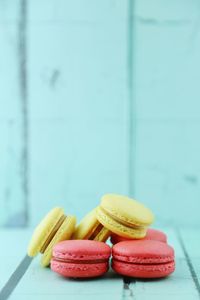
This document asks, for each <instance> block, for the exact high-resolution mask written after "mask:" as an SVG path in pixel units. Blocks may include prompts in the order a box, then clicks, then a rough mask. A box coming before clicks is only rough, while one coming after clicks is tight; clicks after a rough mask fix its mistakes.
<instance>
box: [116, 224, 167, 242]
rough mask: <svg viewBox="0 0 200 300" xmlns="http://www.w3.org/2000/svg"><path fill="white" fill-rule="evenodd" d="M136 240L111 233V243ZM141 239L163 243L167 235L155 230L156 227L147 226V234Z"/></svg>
mask: <svg viewBox="0 0 200 300" xmlns="http://www.w3.org/2000/svg"><path fill="white" fill-rule="evenodd" d="M133 240H134V241H138V240H136V239H128V238H125V237H122V236H119V235H116V234H112V235H111V243H112V244H113V245H115V244H117V243H119V242H123V241H133ZM142 240H153V241H159V242H163V243H167V236H166V234H165V233H164V232H162V231H160V230H157V229H153V228H149V229H147V234H146V236H145V237H144V238H143V239H142Z"/></svg>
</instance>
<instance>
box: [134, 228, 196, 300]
mask: <svg viewBox="0 0 200 300" xmlns="http://www.w3.org/2000/svg"><path fill="white" fill-rule="evenodd" d="M163 231H164V232H166V234H167V236H168V243H169V244H171V245H172V246H173V247H174V249H175V255H176V270H175V272H174V273H173V274H172V275H171V276H169V277H167V278H165V279H159V280H133V283H130V285H129V289H130V294H131V295H132V298H130V299H141V300H146V299H161V298H162V299H169V298H170V299H173V300H175V299H180V298H181V299H194V300H196V299H199V295H198V292H197V291H196V288H195V283H194V281H193V279H192V277H191V273H190V270H189V268H188V265H187V262H186V258H185V255H184V252H183V250H182V248H181V245H180V243H179V240H178V238H177V235H176V233H175V232H174V230H172V229H170V228H169V229H167V228H165V229H164V230H163Z"/></svg>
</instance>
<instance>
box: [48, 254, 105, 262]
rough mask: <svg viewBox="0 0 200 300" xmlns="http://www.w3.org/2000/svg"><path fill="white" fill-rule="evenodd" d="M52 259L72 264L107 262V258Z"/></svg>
mask: <svg viewBox="0 0 200 300" xmlns="http://www.w3.org/2000/svg"><path fill="white" fill-rule="evenodd" d="M52 259H53V260H54V261H58V262H62V263H73V264H97V263H107V262H108V259H94V260H75V259H63V258H56V257H55V256H53V257H52Z"/></svg>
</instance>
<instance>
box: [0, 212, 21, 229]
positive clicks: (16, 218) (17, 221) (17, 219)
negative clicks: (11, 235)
mask: <svg viewBox="0 0 200 300" xmlns="http://www.w3.org/2000/svg"><path fill="white" fill-rule="evenodd" d="M4 226H5V227H23V226H26V212H25V211H20V212H17V213H15V214H13V215H11V216H10V217H9V219H8V220H7V221H6V222H5V224H4Z"/></svg>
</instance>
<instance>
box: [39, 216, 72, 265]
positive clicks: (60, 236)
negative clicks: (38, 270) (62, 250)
mask: <svg viewBox="0 0 200 300" xmlns="http://www.w3.org/2000/svg"><path fill="white" fill-rule="evenodd" d="M75 225H76V218H75V217H74V216H70V215H68V216H67V217H66V219H65V220H64V222H63V223H62V225H61V227H60V228H59V230H58V231H57V233H56V234H55V236H54V237H53V239H52V240H51V242H50V244H49V245H48V246H47V248H46V250H45V252H44V253H43V255H42V257H41V265H42V266H43V267H47V266H49V264H50V260H51V257H52V251H53V246H54V245H56V244H57V243H58V242H60V241H63V240H68V239H70V237H71V236H72V234H73V232H74V230H75Z"/></svg>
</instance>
